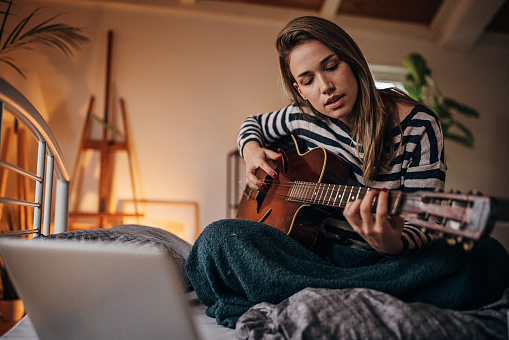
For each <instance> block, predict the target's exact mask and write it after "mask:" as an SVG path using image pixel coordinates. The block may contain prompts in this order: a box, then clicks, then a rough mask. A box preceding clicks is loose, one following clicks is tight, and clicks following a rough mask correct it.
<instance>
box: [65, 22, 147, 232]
mask: <svg viewBox="0 0 509 340" xmlns="http://www.w3.org/2000/svg"><path fill="white" fill-rule="evenodd" d="M112 47H113V32H112V31H109V32H108V54H107V69H106V89H105V99H104V118H103V119H102V120H101V119H98V118H97V117H95V116H93V110H94V102H95V98H94V96H91V98H90V102H89V105H88V110H87V117H86V120H85V126H84V128H83V132H82V136H81V142H80V146H79V150H78V155H77V158H76V164H75V166H74V170H73V174H72V177H71V188H70V192H71V198H72V197H73V196H72V195H73V193H74V190H75V189H76V188H75V185H76V184H77V183H78V184H80V185H79V188H78V189H77V192H76V196H75V197H80V191H81V183H80V182H81V181H80V180H82V179H83V178H82V177H83V175H84V171H83V170H84V166H85V164H84V159H83V156H84V153H85V151H88V150H92V151H98V152H99V153H100V163H99V166H100V173H99V205H98V211H97V213H84V212H78V207H77V206H78V204H77V201H78V200H76V202H75V204H74V206H71V212H70V214H69V217H70V221H71V223H70V229H72V221H73V220H75V219H79V218H95V220H96V222H97V225H96V227H98V228H104V227H105V226H106V222H107V221H108V220H114V219H115V220H117V219H119V218H122V217H126V216H142V215H141V214H139V213H138V200H137V198H136V188H135V181H134V171H133V161H132V154H131V150H130V146H129V145H130V143H129V142H130V141H129V128H128V125H127V114H126V107H125V102H124V100H123V99H122V98H121V99H120V112H121V117H122V122H123V130H124V140H123V141H117V140H115V136H114V135H116V134H119V132H118V131H116V130H115V128H114V127H113V126H112V125H111V124H110V121H111V117H110V114H109V112H110V107H111V103H110V92H111V54H112ZM93 120H96V121H98V122H99V123H100V124H101V126H102V138H101V139H93V138H91V137H90V134H91V128H92V121H93ZM118 151H123V152H126V153H127V159H128V162H129V172H130V177H131V186H132V192H133V202H134V209H135V212H134V214H124V213H113V212H111V211H110V204H111V196H112V195H111V193H112V183H113V159H114V157H113V156H114V153H116V152H118ZM80 170H82V171H80ZM79 174H81V177H80V179H78V175H79Z"/></svg>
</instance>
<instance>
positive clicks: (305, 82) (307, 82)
mask: <svg viewBox="0 0 509 340" xmlns="http://www.w3.org/2000/svg"><path fill="white" fill-rule="evenodd" d="M312 82H313V78H310V79H304V80H303V81H302V85H304V86H306V85H310V84H311V83H312Z"/></svg>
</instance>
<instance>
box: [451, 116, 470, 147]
mask: <svg viewBox="0 0 509 340" xmlns="http://www.w3.org/2000/svg"><path fill="white" fill-rule="evenodd" d="M450 126H453V127H455V128H458V129H459V130H460V131H459V132H457V133H451V132H450V129H449V134H448V136H447V138H449V139H452V140H455V141H457V142H461V144H463V145H464V146H466V147H469V148H471V149H472V148H473V147H474V135H473V134H472V132H470V130H469V129H468V128H467V127H466V126H465V125H463V124H462V123H460V122H457V121H455V122H451V124H450Z"/></svg>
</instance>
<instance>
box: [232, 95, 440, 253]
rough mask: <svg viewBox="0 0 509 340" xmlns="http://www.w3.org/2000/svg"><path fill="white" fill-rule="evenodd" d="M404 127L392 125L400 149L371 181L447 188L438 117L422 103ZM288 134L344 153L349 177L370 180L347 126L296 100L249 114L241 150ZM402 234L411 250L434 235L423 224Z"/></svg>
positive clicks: (394, 187) (409, 189)
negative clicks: (317, 116)
mask: <svg viewBox="0 0 509 340" xmlns="http://www.w3.org/2000/svg"><path fill="white" fill-rule="evenodd" d="M401 128H402V130H403V134H401V133H400V131H399V129H398V128H394V129H393V146H392V147H393V148H394V150H397V152H396V153H395V157H394V159H393V160H392V162H391V164H390V166H389V168H388V169H387V171H385V172H384V173H381V174H379V175H377V176H376V177H375V178H374V179H373V181H372V183H370V186H371V187H373V188H387V189H392V190H401V191H404V192H414V191H418V190H435V189H443V188H444V184H445V172H446V165H445V159H444V143H443V135H442V130H441V128H440V124H439V121H438V117H437V116H436V115H435V114H434V113H433V112H432V111H430V110H429V109H427V108H426V107H424V106H420V105H419V106H416V107H414V109H413V110H412V112H411V113H410V114H409V115H408V116H407V117H406V118H405V119H404V120H403V121H402V122H401ZM289 134H294V135H296V136H298V137H300V138H301V139H302V140H303V141H304V142H305V144H306V147H307V148H308V149H312V148H314V147H318V146H319V147H323V148H325V149H327V150H328V151H329V152H331V153H334V154H337V155H339V156H341V157H342V158H344V159H345V160H346V161H347V162H348V163H349V164H350V180H352V181H354V182H356V183H359V184H360V185H365V182H364V180H363V179H362V162H361V157H362V154H360V155H359V154H358V152H357V150H356V142H355V140H354V139H353V138H352V136H351V135H350V133H349V129H348V127H347V126H346V125H345V124H344V123H343V122H341V121H339V120H337V119H334V118H328V119H326V120H323V121H318V122H311V121H308V120H306V119H305V118H304V117H303V115H302V113H301V112H300V110H299V108H298V107H297V106H295V105H293V104H292V105H289V106H287V107H285V108H283V109H281V110H278V111H274V112H269V113H264V114H259V115H256V116H250V117H248V118H247V119H246V120H245V122H244V123H243V124H242V126H241V128H240V131H239V135H238V140H237V143H238V147H239V150H240V152H241V154H242V150H243V147H244V145H245V144H246V143H247V142H249V141H257V142H258V143H259V144H260V145H268V144H270V143H272V142H274V141H275V140H277V139H279V138H281V137H284V136H287V135H289ZM400 143H402V147H401V148H400ZM402 239H403V243H404V244H405V246H406V247H407V249H409V250H411V249H414V248H419V247H420V246H422V245H423V244H425V243H427V242H428V241H429V240H430V239H431V238H430V236H429V235H427V234H426V233H423V232H421V231H420V230H419V229H418V228H415V227H413V226H406V227H405V230H404V232H403V235H402Z"/></svg>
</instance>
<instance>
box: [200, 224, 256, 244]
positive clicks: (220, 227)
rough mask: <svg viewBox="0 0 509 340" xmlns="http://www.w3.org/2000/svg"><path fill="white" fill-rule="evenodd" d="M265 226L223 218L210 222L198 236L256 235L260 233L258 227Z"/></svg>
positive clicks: (214, 237)
mask: <svg viewBox="0 0 509 340" xmlns="http://www.w3.org/2000/svg"><path fill="white" fill-rule="evenodd" d="M263 227H265V225H263V224H262V223H259V222H254V221H247V220H240V219H224V220H219V221H215V222H212V223H211V224H209V225H208V226H207V227H206V228H205V229H204V230H203V232H202V233H201V235H200V238H204V239H209V240H212V239H213V240H216V241H217V240H220V239H226V238H228V239H229V238H230V237H231V236H232V235H235V236H242V237H247V238H249V237H256V236H259V235H260V228H263Z"/></svg>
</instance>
